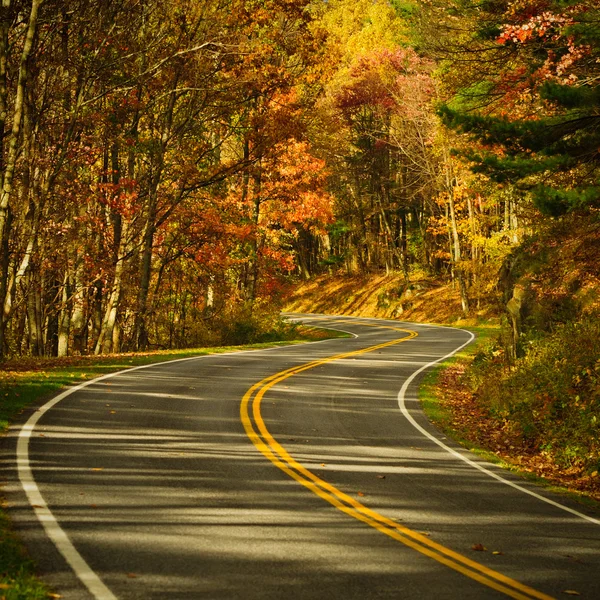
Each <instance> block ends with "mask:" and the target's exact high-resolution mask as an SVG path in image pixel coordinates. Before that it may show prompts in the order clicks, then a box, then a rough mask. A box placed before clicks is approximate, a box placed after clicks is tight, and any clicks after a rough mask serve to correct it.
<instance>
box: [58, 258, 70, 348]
mask: <svg viewBox="0 0 600 600" xmlns="http://www.w3.org/2000/svg"><path fill="white" fill-rule="evenodd" d="M69 279H70V277H69V269H68V267H67V270H66V271H65V277H64V280H63V285H62V293H61V309H60V316H59V319H58V356H67V354H68V352H69V331H70V329H71V310H70V307H69V304H70V302H69V283H70V282H69Z"/></svg>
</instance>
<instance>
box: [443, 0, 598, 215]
mask: <svg viewBox="0 0 600 600" xmlns="http://www.w3.org/2000/svg"><path fill="white" fill-rule="evenodd" d="M598 15H599V5H598V3H597V2H592V3H585V4H583V3H573V2H569V3H562V2H550V3H536V2H532V3H526V5H524V6H523V7H520V6H517V5H510V4H509V5H507V6H506V7H505V8H504V9H503V10H502V11H497V12H494V13H490V10H488V11H487V13H484V15H483V16H482V17H481V19H479V20H477V21H476V25H477V26H478V27H477V28H476V30H475V33H474V35H476V36H478V37H479V38H481V37H484V33H485V32H487V33H486V34H485V35H487V38H488V39H489V40H493V43H494V44H495V46H496V49H495V53H496V54H501V55H503V56H506V55H507V53H508V55H509V56H510V60H508V61H506V62H505V66H504V67H502V68H498V69H497V70H495V71H494V72H491V73H490V72H487V73H486V74H485V76H484V77H483V78H479V79H474V80H471V81H470V85H469V86H468V87H466V88H463V89H462V90H459V92H458V94H457V96H456V97H455V99H454V100H453V101H452V102H450V103H449V104H447V105H445V106H443V107H442V108H441V111H440V112H441V115H442V117H443V120H444V122H445V123H446V124H447V125H449V126H450V127H452V128H454V129H456V130H458V131H460V132H464V133H467V134H469V135H471V136H472V137H474V138H476V139H478V140H479V141H480V142H481V144H482V146H481V147H480V148H478V149H475V150H472V151H469V152H464V154H465V156H467V157H468V158H469V159H470V160H471V161H472V162H473V169H474V171H475V172H481V173H485V174H487V175H489V176H490V177H491V178H492V179H493V180H495V181H497V182H499V183H507V182H508V183H514V184H516V185H517V187H518V189H519V190H520V191H521V192H522V193H529V194H530V195H531V196H532V198H533V200H534V202H535V204H536V206H537V207H538V208H539V209H540V210H541V211H542V212H544V213H546V214H549V215H552V216H559V215H561V214H564V213H566V212H569V211H572V210H578V209H585V208H586V207H590V206H599V205H600V188H599V187H598V185H597V180H598V168H599V166H600V165H599V162H600V152H599V150H598V148H599V147H600V128H599V127H598V119H599V116H598V114H599V110H598V109H599V107H600V92H599V91H598V90H599V89H600V88H598V64H599V58H600V50H599V43H600V38H599V36H598V28H597V21H598ZM492 17H494V20H493V21H492ZM492 22H493V23H494V26H493V27H491V25H490V23H492ZM489 52H492V50H490V51H489ZM475 90H476V91H477V92H476V93H475ZM484 100H486V103H485V104H484V102H483V101H484Z"/></svg>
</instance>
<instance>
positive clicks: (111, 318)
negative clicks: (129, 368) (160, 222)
mask: <svg viewBox="0 0 600 600" xmlns="http://www.w3.org/2000/svg"><path fill="white" fill-rule="evenodd" d="M127 229H128V226H127V221H124V223H123V227H122V231H121V243H120V244H119V252H118V256H117V263H116V265H115V276H114V279H113V284H112V288H111V291H110V295H109V296H108V300H107V302H106V309H105V311H104V318H103V319H102V328H101V330H100V335H99V337H98V341H97V342H96V348H95V349H94V353H95V354H108V353H109V352H111V351H112V350H113V332H114V328H115V324H116V322H117V311H118V309H119V302H120V300H121V291H122V288H123V275H124V272H125V261H126V259H127V255H128V243H127V239H128V231H127Z"/></svg>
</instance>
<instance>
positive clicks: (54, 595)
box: [48, 594, 62, 598]
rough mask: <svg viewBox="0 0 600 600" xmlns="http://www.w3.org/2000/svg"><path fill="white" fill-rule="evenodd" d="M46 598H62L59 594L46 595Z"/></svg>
mask: <svg viewBox="0 0 600 600" xmlns="http://www.w3.org/2000/svg"><path fill="white" fill-rule="evenodd" d="M48 598H62V596H61V595H60V594H48Z"/></svg>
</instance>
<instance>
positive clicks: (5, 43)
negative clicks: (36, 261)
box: [0, 0, 42, 355]
mask: <svg viewBox="0 0 600 600" xmlns="http://www.w3.org/2000/svg"><path fill="white" fill-rule="evenodd" d="M41 3H42V0H32V2H31V10H30V13H29V22H28V25H27V31H26V34H25V43H24V44H23V50H22V52H21V62H20V64H19V75H18V80H17V89H16V94H15V102H14V107H13V118H12V129H11V132H10V137H9V142H8V151H7V152H6V159H5V161H4V162H3V163H2V169H1V170H0V252H1V253H2V256H1V257H0V307H2V308H3V307H4V303H5V299H6V294H7V293H8V265H9V258H8V252H9V248H8V240H9V237H10V227H11V208H10V203H11V198H12V194H13V179H14V174H15V169H16V166H17V158H18V155H19V143H20V138H21V125H22V121H23V107H24V104H25V92H26V89H27V79H28V77H29V68H28V65H29V57H30V55H31V52H32V49H33V43H34V38H35V32H36V28H37V17H38V10H39V7H40V4H41ZM9 10H10V2H9V1H8V0H6V1H5V2H3V5H2V26H1V30H2V36H1V40H0V80H1V83H0V126H1V129H2V131H4V124H5V122H6V116H7V112H8V91H7V85H6V77H7V72H6V69H7V61H8V53H9V51H10V50H9V40H8V33H9V28H10V21H9V19H10V18H11V17H10V14H9ZM3 138H4V136H2V139H1V140H0V141H1V146H0V156H3V155H4V139H3ZM5 332H6V319H5V316H4V310H1V311H0V355H1V354H4V350H5V344H6V342H5V337H4V336H5Z"/></svg>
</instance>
